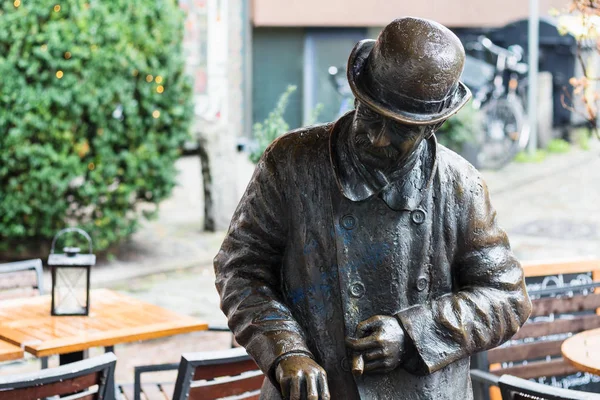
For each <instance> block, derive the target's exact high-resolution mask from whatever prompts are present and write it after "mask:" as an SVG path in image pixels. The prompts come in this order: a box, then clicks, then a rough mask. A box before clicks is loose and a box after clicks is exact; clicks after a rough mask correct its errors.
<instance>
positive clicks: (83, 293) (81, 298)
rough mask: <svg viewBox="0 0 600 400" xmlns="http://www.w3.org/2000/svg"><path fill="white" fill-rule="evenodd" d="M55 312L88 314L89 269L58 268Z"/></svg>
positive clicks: (55, 288)
mask: <svg viewBox="0 0 600 400" xmlns="http://www.w3.org/2000/svg"><path fill="white" fill-rule="evenodd" d="M54 296H55V297H54V312H55V313H56V314H58V315H61V314H63V315H64V314H66V315H69V314H75V315H85V314H86V312H87V301H88V298H87V296H88V291H87V268H86V267H82V268H78V267H62V268H61V267H57V268H56V284H55V287H54Z"/></svg>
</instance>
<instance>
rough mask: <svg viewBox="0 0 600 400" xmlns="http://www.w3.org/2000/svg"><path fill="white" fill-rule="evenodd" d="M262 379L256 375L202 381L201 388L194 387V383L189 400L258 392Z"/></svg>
mask: <svg viewBox="0 0 600 400" xmlns="http://www.w3.org/2000/svg"><path fill="white" fill-rule="evenodd" d="M257 372H258V371H257ZM264 379H265V377H264V375H263V374H262V373H260V374H257V375H250V376H244V375H237V376H234V377H231V378H224V379H222V380H215V381H204V382H201V383H200V385H201V386H194V385H195V384H196V382H194V383H192V388H191V389H190V395H189V400H212V399H220V398H223V397H229V396H236V395H241V394H244V393H246V392H253V391H256V390H260V388H261V387H262V384H263V381H264Z"/></svg>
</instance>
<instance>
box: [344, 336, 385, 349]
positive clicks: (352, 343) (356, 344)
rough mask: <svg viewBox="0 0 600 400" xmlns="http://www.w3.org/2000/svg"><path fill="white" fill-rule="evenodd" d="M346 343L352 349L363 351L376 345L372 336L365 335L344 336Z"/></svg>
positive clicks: (375, 340) (376, 342)
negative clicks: (356, 336)
mask: <svg viewBox="0 0 600 400" xmlns="http://www.w3.org/2000/svg"><path fill="white" fill-rule="evenodd" d="M346 345H347V346H348V347H350V348H351V349H352V350H354V351H363V350H368V349H372V348H373V347H378V341H377V339H376V338H374V337H373V336H367V337H365V338H360V339H354V338H351V337H348V338H346Z"/></svg>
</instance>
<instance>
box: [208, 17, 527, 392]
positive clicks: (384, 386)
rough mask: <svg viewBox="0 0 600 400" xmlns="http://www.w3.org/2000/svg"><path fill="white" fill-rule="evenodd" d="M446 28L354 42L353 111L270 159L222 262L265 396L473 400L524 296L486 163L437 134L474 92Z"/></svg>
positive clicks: (225, 292) (288, 139)
mask: <svg viewBox="0 0 600 400" xmlns="http://www.w3.org/2000/svg"><path fill="white" fill-rule="evenodd" d="M464 58H465V53H464V49H463V47H462V45H461V43H460V41H459V39H458V38H457V37H456V36H455V35H454V34H453V33H452V32H450V31H449V30H448V29H447V28H445V27H443V26H442V25H440V24H438V23H435V22H432V21H428V20H424V19H418V18H401V19H397V20H395V21H393V22H392V23H391V24H389V25H388V26H387V27H385V29H384V30H383V31H382V32H381V34H380V35H379V37H378V39H377V41H373V40H363V41H361V42H360V43H358V44H357V45H356V47H355V48H354V50H353V51H352V54H351V55H350V59H349V62H348V80H349V82H350V85H351V88H352V90H353V92H354V95H355V97H356V99H357V101H356V110H354V111H351V112H349V113H348V114H346V115H344V116H342V117H341V118H340V119H339V120H338V121H336V122H334V123H330V124H326V125H321V126H314V127H309V128H305V129H299V130H296V131H292V132H289V133H287V134H285V135H283V136H282V137H280V138H279V139H277V140H276V141H275V142H274V143H273V144H272V145H271V146H270V147H269V148H268V149H267V150H266V152H265V153H264V155H263V157H262V159H261V160H260V162H259V163H258V165H257V167H256V171H255V173H254V176H253V177H252V180H251V182H250V184H249V185H248V188H247V190H246V193H245V194H244V196H243V198H242V200H241V201H240V204H239V206H238V209H237V211H236V212H235V214H234V216H233V219H232V222H231V226H230V229H229V232H228V234H227V237H226V238H225V241H224V243H223V245H222V248H221V250H220V252H219V254H218V255H217V256H216V258H215V271H216V276H217V282H216V284H217V289H218V291H219V293H220V296H221V300H222V302H221V304H222V309H223V311H224V312H225V314H226V315H227V317H228V319H229V326H230V327H231V329H232V330H233V332H234V334H235V337H236V339H237V341H238V342H239V343H240V344H241V345H243V346H244V347H246V349H247V350H248V353H249V354H250V355H251V356H252V357H253V358H254V359H255V360H256V362H257V363H258V365H259V366H260V368H261V369H262V370H263V371H264V372H265V374H266V375H267V376H268V377H269V379H265V383H264V384H263V388H262V392H261V399H281V398H286V399H293V400H298V399H311V400H317V399H335V400H338V399H340V400H353V399H386V400H389V399H409V400H412V399H435V400H440V399H448V400H456V399H470V398H472V396H473V395H472V390H471V381H470V378H469V356H470V355H472V354H474V353H476V352H479V351H483V350H486V349H489V348H492V347H495V346H498V345H499V344H501V343H503V342H504V341H506V340H508V339H509V338H510V337H511V336H512V335H513V334H514V333H515V332H517V330H518V329H519V327H520V326H521V325H522V324H523V323H524V322H525V320H526V319H527V317H528V316H529V313H530V310H531V303H530V301H529V298H528V297H527V293H526V290H525V286H524V278H523V271H522V269H521V266H520V264H519V262H518V261H517V260H516V259H515V257H514V255H513V253H512V252H511V249H510V245H509V243H508V238H507V236H506V234H505V233H504V231H502V229H500V228H499V227H498V225H497V222H496V213H495V211H494V209H493V208H492V206H491V204H490V200H489V195H488V191H487V188H486V185H485V183H484V181H483V180H482V178H481V176H480V175H479V173H478V172H477V171H476V170H475V169H474V168H473V167H472V166H471V165H470V164H469V163H467V162H466V161H465V160H464V159H462V158H461V157H460V156H458V155H457V154H455V153H453V152H452V151H450V150H448V149H446V148H444V147H443V146H441V145H438V144H437V142H436V139H435V135H434V133H435V131H436V130H437V129H438V128H439V127H440V126H441V124H443V122H444V121H445V120H446V119H448V118H449V117H450V116H452V115H453V114H455V113H456V112H458V111H459V110H460V108H461V107H462V106H464V105H465V103H467V101H468V100H469V98H470V92H469V90H468V89H467V88H466V87H465V86H464V85H463V84H462V83H461V82H459V77H460V74H461V72H462V69H463V64H464Z"/></svg>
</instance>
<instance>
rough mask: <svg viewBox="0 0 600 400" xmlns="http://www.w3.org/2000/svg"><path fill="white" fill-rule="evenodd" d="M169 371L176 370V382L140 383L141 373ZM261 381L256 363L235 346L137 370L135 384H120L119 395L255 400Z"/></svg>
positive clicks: (155, 399) (134, 399)
mask: <svg viewBox="0 0 600 400" xmlns="http://www.w3.org/2000/svg"><path fill="white" fill-rule="evenodd" d="M169 370H178V374H177V380H176V382H175V383H172V382H167V383H157V382H153V383H149V384H144V383H142V380H141V375H142V374H144V373H150V372H159V371H169ZM138 374H139V375H138ZM263 380H264V375H263V373H262V372H261V371H260V369H259V368H258V367H257V365H256V363H255V362H254V361H253V360H252V358H250V356H249V355H248V354H247V353H246V350H245V349H243V348H239V347H238V348H234V349H229V350H223V351H216V352H199V353H188V354H184V355H183V356H182V357H181V362H180V363H179V364H163V365H155V366H144V367H137V368H136V384H135V385H134V386H133V387H132V386H131V385H121V386H119V392H120V393H121V395H122V397H123V399H124V400H142V399H144V400H165V399H171V398H172V399H173V400H215V399H221V398H229V397H231V396H237V397H235V398H236V399H248V400H258V398H259V395H260V388H261V386H262V383H263ZM171 396H172V397H171Z"/></svg>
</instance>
